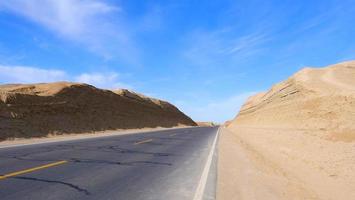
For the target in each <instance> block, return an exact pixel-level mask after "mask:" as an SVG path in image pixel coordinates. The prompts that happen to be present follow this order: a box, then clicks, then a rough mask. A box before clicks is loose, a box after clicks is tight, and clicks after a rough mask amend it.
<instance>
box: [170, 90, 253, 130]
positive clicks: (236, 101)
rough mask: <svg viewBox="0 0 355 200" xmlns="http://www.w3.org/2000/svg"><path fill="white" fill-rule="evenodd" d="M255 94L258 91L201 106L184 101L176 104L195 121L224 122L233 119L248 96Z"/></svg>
mask: <svg viewBox="0 0 355 200" xmlns="http://www.w3.org/2000/svg"><path fill="white" fill-rule="evenodd" d="M254 94H256V92H244V93H241V94H237V95H234V96H231V97H229V98H226V99H219V100H216V101H214V102H210V103H208V104H206V105H199V106H192V105H191V104H187V103H186V102H183V101H176V105H178V107H179V108H181V110H182V111H184V112H185V113H186V114H187V115H189V116H190V117H191V118H192V119H193V120H195V121H213V122H218V123H223V122H225V121H226V120H231V119H233V118H234V117H235V116H236V115H237V113H238V112H239V109H240V107H241V106H242V105H243V104H244V103H245V101H246V100H247V98H248V97H250V96H251V95H254Z"/></svg>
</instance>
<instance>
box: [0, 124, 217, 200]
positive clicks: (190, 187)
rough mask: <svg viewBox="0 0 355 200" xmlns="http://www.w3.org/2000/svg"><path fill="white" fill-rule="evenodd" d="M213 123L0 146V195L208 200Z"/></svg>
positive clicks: (7, 199)
mask: <svg viewBox="0 0 355 200" xmlns="http://www.w3.org/2000/svg"><path fill="white" fill-rule="evenodd" d="M217 138H218V127H193V128H178V129H168V130H160V131H150V132H145V133H134V134H126V135H116V136H107V137H98V138H90V139H80V140H71V141H64V142H63V141H62V142H51V143H43V144H33V145H27V146H16V147H7V148H1V149H0V199H1V200H15V199H16V200H23V199H28V200H52V199H60V200H63V199H64V200H66V199H70V200H71V199H73V200H74V199H75V200H77V199H79V200H80V199H100V200H101V199H102V200H109V199H112V200H119V199H122V200H149V199H152V200H180V199H181V200H185V199H186V200H202V199H204V200H208V199H215V196H216V177H217V174H216V173H217V167H216V162H217V158H216V155H217V153H216V151H217V150H216V146H217V145H216V143H217V142H216V141H217Z"/></svg>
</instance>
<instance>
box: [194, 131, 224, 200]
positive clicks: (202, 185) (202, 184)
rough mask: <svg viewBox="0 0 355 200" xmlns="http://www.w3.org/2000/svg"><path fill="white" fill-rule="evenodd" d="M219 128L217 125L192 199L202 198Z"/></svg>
mask: <svg viewBox="0 0 355 200" xmlns="http://www.w3.org/2000/svg"><path fill="white" fill-rule="evenodd" d="M219 130H220V127H218V130H217V134H216V137H215V138H214V141H213V144H212V148H211V151H210V153H209V155H208V158H207V161H206V165H205V167H204V169H203V172H202V175H201V178H200V182H199V184H198V186H197V189H196V191H195V196H194V198H193V200H202V198H203V194H204V192H205V187H206V184H207V178H208V173H209V171H210V168H211V164H212V158H213V154H214V150H215V148H216V143H217V138H218V135H219Z"/></svg>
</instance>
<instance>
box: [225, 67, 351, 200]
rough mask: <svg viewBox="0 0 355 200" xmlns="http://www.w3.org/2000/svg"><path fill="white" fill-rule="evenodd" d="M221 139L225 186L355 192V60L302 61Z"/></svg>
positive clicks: (285, 192) (254, 100)
mask: <svg viewBox="0 0 355 200" xmlns="http://www.w3.org/2000/svg"><path fill="white" fill-rule="evenodd" d="M220 141H221V143H220V145H221V148H220V149H219V152H220V155H219V156H220V157H221V158H223V159H224V161H223V162H222V164H220V165H219V168H220V169H224V171H222V172H221V173H220V174H222V175H221V176H223V177H226V178H225V179H224V180H227V183H228V184H225V183H223V184H224V186H223V188H224V193H225V194H232V196H238V197H240V198H238V199H263V200H264V199H273V200H274V199H315V200H316V199H317V200H318V199H321V200H323V199H324V200H326V199H327V200H330V199H331V200H338V199H355V190H354V188H355V181H354V180H355V173H354V171H355V159H354V155H355V148H354V143H355V61H350V62H344V63H340V64H336V65H332V66H328V67H324V68H305V69H303V70H301V71H299V72H297V73H296V74H294V75H293V76H291V77H290V78H288V79H287V80H285V81H283V82H281V83H279V84H276V85H274V86H273V87H272V88H271V89H270V90H269V91H267V92H264V93H260V94H257V95H255V96H253V97H250V98H249V99H248V100H247V102H246V103H245V104H244V106H243V107H242V109H241V111H240V113H239V114H238V115H237V117H236V118H235V119H233V120H232V121H231V122H230V123H229V125H227V129H225V132H224V133H223V134H222V135H221V138H220ZM227 172H228V173H227ZM223 174H224V175H223ZM222 179H223V178H221V180H222ZM220 188H221V187H220ZM222 193H223V192H222ZM225 199H227V198H225Z"/></svg>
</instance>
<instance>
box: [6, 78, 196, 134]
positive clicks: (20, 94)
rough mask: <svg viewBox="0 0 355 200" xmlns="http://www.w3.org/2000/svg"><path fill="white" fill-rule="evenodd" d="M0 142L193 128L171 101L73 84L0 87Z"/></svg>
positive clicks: (187, 118) (192, 122) (125, 91)
mask: <svg viewBox="0 0 355 200" xmlns="http://www.w3.org/2000/svg"><path fill="white" fill-rule="evenodd" d="M0 120H1V121H0V122H1V123H0V140H4V139H7V138H14V137H15V138H23V137H37V136H45V135H48V134H63V133H83V132H92V131H102V130H114V129H130V128H144V127H173V126H179V125H188V126H195V125H196V123H195V122H194V121H192V120H191V119H190V118H189V117H188V116H186V115H185V114H183V113H182V112H181V111H179V110H178V109H177V108H176V107H175V106H173V105H171V104H170V103H168V102H165V101H161V100H158V99H153V98H148V97H145V96H144V95H141V94H137V93H134V92H130V91H128V90H118V91H110V90H102V89H98V88H95V87H93V86H91V85H87V84H80V83H69V82H57V83H43V84H27V85H22V84H8V85H1V86H0Z"/></svg>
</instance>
